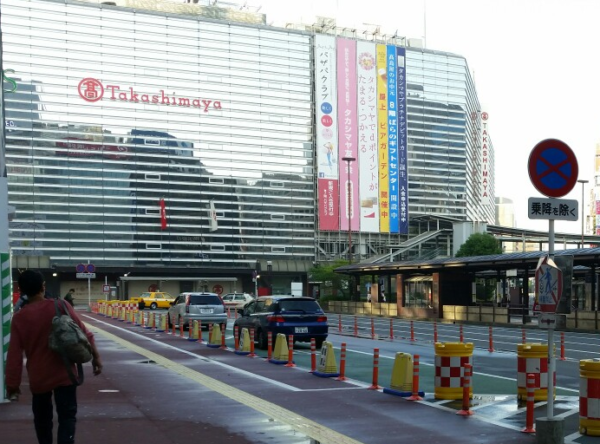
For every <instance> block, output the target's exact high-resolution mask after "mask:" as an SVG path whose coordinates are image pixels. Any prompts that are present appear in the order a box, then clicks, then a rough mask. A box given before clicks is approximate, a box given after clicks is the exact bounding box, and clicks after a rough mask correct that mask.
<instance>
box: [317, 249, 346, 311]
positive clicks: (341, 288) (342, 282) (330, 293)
mask: <svg viewBox="0 0 600 444" xmlns="http://www.w3.org/2000/svg"><path fill="white" fill-rule="evenodd" d="M344 265H348V261H345V260H341V259H339V260H336V261H333V262H328V263H320V264H318V265H316V266H314V267H312V268H311V269H310V270H308V276H309V279H310V280H311V281H313V282H321V295H320V298H321V301H322V302H325V301H328V300H349V299H350V289H349V283H350V277H349V276H348V275H346V274H340V273H336V272H335V271H334V270H335V269H336V268H339V267H343V266H344Z"/></svg>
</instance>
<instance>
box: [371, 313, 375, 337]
mask: <svg viewBox="0 0 600 444" xmlns="http://www.w3.org/2000/svg"><path fill="white" fill-rule="evenodd" d="M371 339H375V321H374V320H373V318H371Z"/></svg>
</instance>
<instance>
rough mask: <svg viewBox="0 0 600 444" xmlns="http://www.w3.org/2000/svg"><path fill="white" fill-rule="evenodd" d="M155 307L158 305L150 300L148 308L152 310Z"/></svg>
mask: <svg viewBox="0 0 600 444" xmlns="http://www.w3.org/2000/svg"><path fill="white" fill-rule="evenodd" d="M156 307H158V306H157V305H156V302H152V303H151V304H150V308H151V309H152V310H156Z"/></svg>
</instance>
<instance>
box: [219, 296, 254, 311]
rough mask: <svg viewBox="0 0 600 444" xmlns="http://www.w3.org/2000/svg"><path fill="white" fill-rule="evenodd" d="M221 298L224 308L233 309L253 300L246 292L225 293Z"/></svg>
mask: <svg viewBox="0 0 600 444" xmlns="http://www.w3.org/2000/svg"><path fill="white" fill-rule="evenodd" d="M221 299H223V303H224V304H225V307H226V308H235V309H237V308H242V307H243V306H244V305H246V304H247V303H248V302H250V301H253V300H254V298H253V297H252V296H250V295H249V294H248V293H227V294H226V295H224V296H221Z"/></svg>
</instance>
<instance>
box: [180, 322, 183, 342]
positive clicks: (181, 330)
mask: <svg viewBox="0 0 600 444" xmlns="http://www.w3.org/2000/svg"><path fill="white" fill-rule="evenodd" d="M179 337H180V338H183V319H182V320H181V321H180V322H179Z"/></svg>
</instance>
